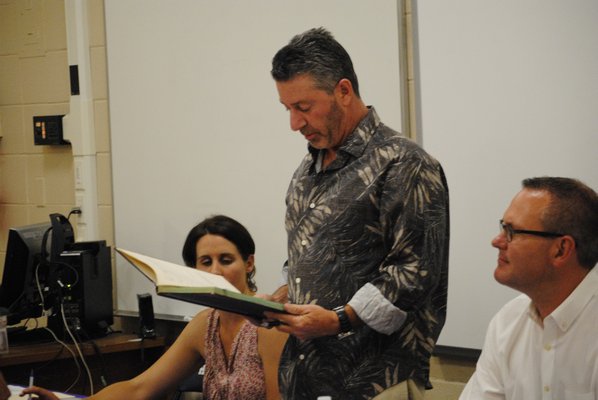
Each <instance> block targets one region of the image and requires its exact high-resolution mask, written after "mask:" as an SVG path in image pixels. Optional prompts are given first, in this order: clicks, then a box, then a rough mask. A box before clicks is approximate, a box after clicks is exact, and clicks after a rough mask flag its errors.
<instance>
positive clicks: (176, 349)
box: [23, 215, 287, 400]
mask: <svg viewBox="0 0 598 400" xmlns="http://www.w3.org/2000/svg"><path fill="white" fill-rule="evenodd" d="M254 253H255V244H254V242H253V239H252V238H251V236H250V235H249V232H248V231H247V229H245V227H244V226H243V225H241V224H240V223H239V222H237V221H235V220H234V219H232V218H229V217H226V216H222V215H218V216H214V217H211V218H208V219H205V220H204V221H202V222H200V223H199V224H198V225H196V226H195V227H194V228H193V229H191V231H190V232H189V234H188V235H187V239H186V240H185V245H184V246H183V259H184V261H185V264H186V265H187V266H189V267H195V268H197V269H200V270H203V271H207V272H210V273H213V274H217V275H222V276H223V277H224V278H226V280H228V281H229V282H230V283H232V284H233V285H234V286H235V287H236V288H237V289H239V290H240V291H241V292H242V293H246V294H252V293H254V292H255V291H256V290H257V288H256V286H255V282H254V281H253V276H254V275H255V256H254ZM286 339H287V335H286V334H283V333H281V332H278V331H277V330H275V329H271V330H269V329H265V328H260V327H257V326H255V325H253V324H251V323H249V322H248V321H247V320H246V319H245V318H244V317H242V316H240V315H237V314H232V313H228V312H224V311H218V310H214V309H206V310H204V311H201V312H200V313H198V314H197V315H196V316H195V318H193V320H191V321H190V322H189V323H188V324H187V326H186V327H185V329H184V330H183V331H182V332H181V334H180V335H179V337H178V338H177V340H176V341H175V342H174V343H173V345H172V346H170V348H169V349H168V351H166V353H164V355H163V356H162V357H160V359H159V360H158V361H156V362H155V363H154V364H153V365H152V366H151V367H150V368H148V369H147V370H146V371H145V372H143V373H142V374H140V375H138V376H137V377H135V378H133V379H130V380H128V381H124V382H118V383H115V384H113V385H110V386H108V387H106V388H105V389H103V390H101V391H100V392H98V393H97V394H96V395H93V396H91V397H89V398H90V399H94V400H101V399H122V398H123V396H125V395H126V398H127V399H130V400H135V399H144V400H145V399H158V398H164V396H165V395H166V394H168V393H172V392H173V391H174V390H175V389H176V387H177V385H178V384H179V383H180V382H182V381H183V380H184V379H185V378H186V377H188V376H190V375H191V374H192V373H193V372H195V371H197V370H198V369H199V366H200V363H201V359H202V358H203V359H204V360H205V375H204V380H203V395H204V398H206V399H210V400H218V399H223V400H224V399H245V400H251V399H256V400H257V399H279V398H280V395H279V392H278V376H277V375H278V363H279V359H280V354H281V352H282V348H283V346H284V343H285V342H286ZM23 393H24V394H29V393H32V394H36V395H38V396H39V398H40V399H43V400H55V399H57V397H56V396H54V395H53V394H52V393H50V392H49V391H47V390H45V389H43V388H39V387H35V386H34V387H31V388H27V389H25V390H23Z"/></svg>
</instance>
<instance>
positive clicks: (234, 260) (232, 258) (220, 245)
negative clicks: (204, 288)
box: [195, 234, 254, 293]
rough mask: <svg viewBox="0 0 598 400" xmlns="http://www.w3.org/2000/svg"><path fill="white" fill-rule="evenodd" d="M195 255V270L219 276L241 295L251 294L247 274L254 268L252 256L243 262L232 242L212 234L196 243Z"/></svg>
mask: <svg viewBox="0 0 598 400" xmlns="http://www.w3.org/2000/svg"><path fill="white" fill-rule="evenodd" d="M195 254H197V259H196V260H195V268H197V269H199V270H201V271H206V272H209V273H211V274H215V275H221V276H223V277H224V278H225V279H226V280H227V281H229V282H230V283H232V284H233V286H235V287H236V288H237V289H239V291H240V292H241V293H251V291H250V289H249V286H248V285H247V274H248V273H250V272H251V271H253V268H254V257H253V254H252V255H250V256H249V258H248V259H247V261H245V260H243V257H241V254H240V253H239V250H238V249H237V246H235V244H234V243H233V242H230V241H229V240H227V239H225V238H224V237H222V236H219V235H212V234H207V235H204V236H202V237H201V238H200V239H199V240H198V241H197V243H196V245H195Z"/></svg>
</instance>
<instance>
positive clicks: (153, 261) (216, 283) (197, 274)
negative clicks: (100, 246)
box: [116, 249, 239, 293]
mask: <svg viewBox="0 0 598 400" xmlns="http://www.w3.org/2000/svg"><path fill="white" fill-rule="evenodd" d="M116 250H117V251H118V252H119V253H121V254H122V255H123V256H124V257H125V258H126V259H127V260H128V261H129V262H131V263H132V264H133V265H134V266H136V267H137V268H138V269H139V270H140V271H141V272H142V273H143V274H145V275H146V276H147V277H148V278H150V279H151V280H152V281H154V283H155V284H156V286H180V287H218V288H221V289H226V290H230V291H232V292H236V293H238V292H239V290H238V289H237V288H236V287H234V286H233V285H232V284H231V283H230V282H229V281H227V280H226V279H224V277H222V276H220V275H215V274H210V273H209V272H205V271H200V270H198V269H195V268H190V267H186V266H183V265H178V264H174V263H171V262H168V261H164V260H160V259H158V258H153V257H149V256H145V255H143V254H139V253H135V252H132V251H129V250H124V249H116ZM148 269H151V271H148ZM151 272H153V275H154V276H152V273H151Z"/></svg>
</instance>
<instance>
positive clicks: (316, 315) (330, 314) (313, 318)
mask: <svg viewBox="0 0 598 400" xmlns="http://www.w3.org/2000/svg"><path fill="white" fill-rule="evenodd" d="M284 309H285V311H286V312H288V313H289V314H280V313H273V312H266V313H264V314H265V316H266V318H268V319H269V320H278V321H280V323H281V325H279V326H277V327H276V329H278V330H279V331H281V332H285V333H288V334H291V335H293V336H296V337H297V338H299V339H301V340H307V339H315V338H318V337H321V336H331V335H336V334H337V333H339V331H340V323H339V321H338V316H337V315H336V313H335V312H334V311H332V310H327V309H325V308H323V307H320V306H317V305H313V304H305V305H297V304H285V305H284Z"/></svg>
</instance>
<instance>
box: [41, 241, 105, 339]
mask: <svg viewBox="0 0 598 400" xmlns="http://www.w3.org/2000/svg"><path fill="white" fill-rule="evenodd" d="M51 269H52V274H53V280H54V282H55V288H56V291H55V293H56V299H55V301H54V304H55V305H54V307H53V308H52V314H51V316H50V317H49V318H48V326H49V327H51V328H53V330H54V331H55V333H57V334H60V336H63V337H64V338H67V339H68V336H67V334H66V332H65V324H64V322H65V321H66V324H67V326H68V327H69V329H70V330H71V331H72V332H73V333H77V334H78V335H80V336H81V335H82V336H87V337H99V336H104V335H105V334H106V333H107V331H108V327H109V326H110V325H112V323H113V307H112V266H111V261H110V247H108V246H106V242H105V241H103V240H102V241H94V242H77V243H73V244H72V245H70V246H68V248H67V249H66V250H65V251H63V252H62V253H61V254H60V257H59V259H58V261H57V262H55V263H53V264H52V267H51Z"/></svg>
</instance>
